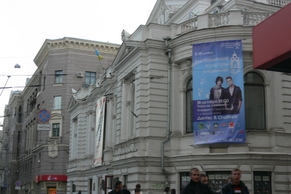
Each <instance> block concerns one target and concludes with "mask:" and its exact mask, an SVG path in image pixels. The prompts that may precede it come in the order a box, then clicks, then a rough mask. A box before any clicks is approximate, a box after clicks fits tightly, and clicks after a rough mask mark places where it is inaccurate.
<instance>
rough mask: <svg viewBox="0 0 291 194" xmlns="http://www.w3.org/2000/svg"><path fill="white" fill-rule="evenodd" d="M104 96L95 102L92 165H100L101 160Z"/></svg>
mask: <svg viewBox="0 0 291 194" xmlns="http://www.w3.org/2000/svg"><path fill="white" fill-rule="evenodd" d="M105 105H106V97H104V96H103V97H101V98H99V99H98V100H97V104H96V127H95V151H94V160H93V166H100V165H102V160H103V137H104V121H105Z"/></svg>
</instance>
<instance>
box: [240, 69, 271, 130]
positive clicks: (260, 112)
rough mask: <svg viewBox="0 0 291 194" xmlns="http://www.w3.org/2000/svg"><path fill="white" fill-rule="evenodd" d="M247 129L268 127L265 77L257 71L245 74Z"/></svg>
mask: <svg viewBox="0 0 291 194" xmlns="http://www.w3.org/2000/svg"><path fill="white" fill-rule="evenodd" d="M244 89H245V92H244V93H245V117H246V129H248V130H253V129H266V117H265V89H264V79H263V78H262V77H261V76H260V75H259V74H258V73H255V72H249V73H247V74H246V75H245V76H244Z"/></svg>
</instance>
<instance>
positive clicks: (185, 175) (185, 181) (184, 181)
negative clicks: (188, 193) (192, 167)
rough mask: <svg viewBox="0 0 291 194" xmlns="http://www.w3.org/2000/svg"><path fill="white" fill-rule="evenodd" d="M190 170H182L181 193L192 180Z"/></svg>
mask: <svg viewBox="0 0 291 194" xmlns="http://www.w3.org/2000/svg"><path fill="white" fill-rule="evenodd" d="M189 173H190V172H180V193H182V191H183V190H184V189H185V187H186V186H187V185H188V183H189V182H190V176H189Z"/></svg>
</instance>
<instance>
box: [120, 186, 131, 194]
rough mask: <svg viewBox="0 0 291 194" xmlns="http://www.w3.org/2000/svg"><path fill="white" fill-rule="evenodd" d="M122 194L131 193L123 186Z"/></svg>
mask: <svg viewBox="0 0 291 194" xmlns="http://www.w3.org/2000/svg"><path fill="white" fill-rule="evenodd" d="M122 194H130V191H129V190H128V189H127V186H126V185H123V186H122Z"/></svg>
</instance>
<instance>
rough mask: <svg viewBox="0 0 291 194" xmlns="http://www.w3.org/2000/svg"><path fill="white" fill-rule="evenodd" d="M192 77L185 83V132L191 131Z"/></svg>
mask: <svg viewBox="0 0 291 194" xmlns="http://www.w3.org/2000/svg"><path fill="white" fill-rule="evenodd" d="M192 90H193V89H192V78H191V79H190V80H189V81H188V83H187V85H186V133H193V110H192V109H193V106H192Z"/></svg>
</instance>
